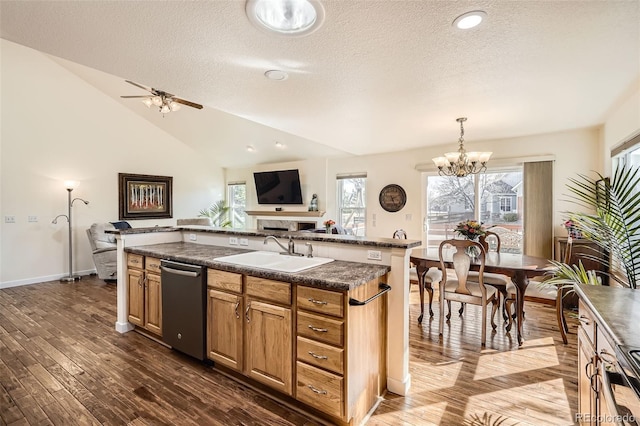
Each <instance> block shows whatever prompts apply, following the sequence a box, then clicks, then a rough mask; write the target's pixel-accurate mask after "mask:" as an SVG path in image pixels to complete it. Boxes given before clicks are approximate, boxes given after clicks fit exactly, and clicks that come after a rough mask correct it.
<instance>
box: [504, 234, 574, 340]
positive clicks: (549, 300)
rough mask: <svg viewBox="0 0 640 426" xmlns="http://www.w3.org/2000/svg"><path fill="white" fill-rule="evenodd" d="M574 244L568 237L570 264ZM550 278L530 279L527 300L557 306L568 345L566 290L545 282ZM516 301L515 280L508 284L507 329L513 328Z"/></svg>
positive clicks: (566, 248)
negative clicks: (565, 313)
mask: <svg viewBox="0 0 640 426" xmlns="http://www.w3.org/2000/svg"><path fill="white" fill-rule="evenodd" d="M572 246H573V239H572V238H571V237H569V238H567V245H566V247H565V250H564V256H563V260H562V262H563V263H566V264H568V263H569V262H570V260H571V249H572ZM547 278H548V276H539V277H533V278H530V279H529V285H528V286H527V290H526V291H525V300H530V301H533V302H538V303H543V304H545V305H551V306H555V308H556V320H557V321H558V328H559V329H560V336H561V337H562V342H563V343H564V344H565V345H566V344H567V342H568V340H567V332H568V331H569V329H568V327H567V320H566V318H565V317H564V306H563V298H564V290H563V288H562V286H559V285H553V284H545V283H544V281H545V280H546V279H547ZM515 302H516V286H515V285H514V284H513V282H511V283H509V284H508V285H507V298H506V299H505V305H506V311H507V316H508V320H509V324H508V325H507V331H509V330H511V326H512V324H513V315H512V314H511V306H512V305H513V304H514V303H515Z"/></svg>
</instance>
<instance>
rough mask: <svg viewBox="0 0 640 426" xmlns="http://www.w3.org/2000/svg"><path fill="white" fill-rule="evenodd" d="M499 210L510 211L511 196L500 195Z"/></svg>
mask: <svg viewBox="0 0 640 426" xmlns="http://www.w3.org/2000/svg"><path fill="white" fill-rule="evenodd" d="M500 211H501V212H510V211H511V198H510V197H500Z"/></svg>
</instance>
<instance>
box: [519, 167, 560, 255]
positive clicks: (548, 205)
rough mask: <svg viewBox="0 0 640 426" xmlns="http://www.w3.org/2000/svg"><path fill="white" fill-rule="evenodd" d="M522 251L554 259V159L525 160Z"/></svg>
mask: <svg viewBox="0 0 640 426" xmlns="http://www.w3.org/2000/svg"><path fill="white" fill-rule="evenodd" d="M523 173H524V176H523V181H524V182H523V183H524V185H523V186H524V188H523V189H524V241H523V242H524V244H523V253H524V254H527V255H530V256H538V257H544V258H546V259H553V162H552V161H536V162H527V163H524V172H523Z"/></svg>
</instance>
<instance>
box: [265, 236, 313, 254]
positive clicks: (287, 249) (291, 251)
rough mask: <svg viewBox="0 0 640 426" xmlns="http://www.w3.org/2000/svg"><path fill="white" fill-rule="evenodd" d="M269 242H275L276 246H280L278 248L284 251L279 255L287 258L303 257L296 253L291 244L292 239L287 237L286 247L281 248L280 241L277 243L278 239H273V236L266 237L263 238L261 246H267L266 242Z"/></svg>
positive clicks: (294, 247)
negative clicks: (286, 255)
mask: <svg viewBox="0 0 640 426" xmlns="http://www.w3.org/2000/svg"><path fill="white" fill-rule="evenodd" d="M269 240H273V241H275V242H276V244H278V245H279V246H280V248H281V249H282V250H284V252H282V253H280V254H288V255H289V256H303V255H302V254H301V253H296V246H295V244H294V242H293V237H291V236H290V237H289V242H288V247H285V246H283V245H282V244H281V243H280V241H278V239H277V238H276V237H274V236H273V235H268V236H266V237H265V238H264V243H263V244H267V242H268V241H269Z"/></svg>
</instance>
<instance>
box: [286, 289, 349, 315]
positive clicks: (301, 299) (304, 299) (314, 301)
mask: <svg viewBox="0 0 640 426" xmlns="http://www.w3.org/2000/svg"><path fill="white" fill-rule="evenodd" d="M297 301H298V308H300V309H305V310H307V311H314V312H320V313H323V314H327V315H333V316H335V317H340V318H342V317H343V315H344V314H343V306H344V294H343V293H341V292H337V291H330V290H323V289H320V288H312V287H304V286H299V287H298V296H297Z"/></svg>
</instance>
